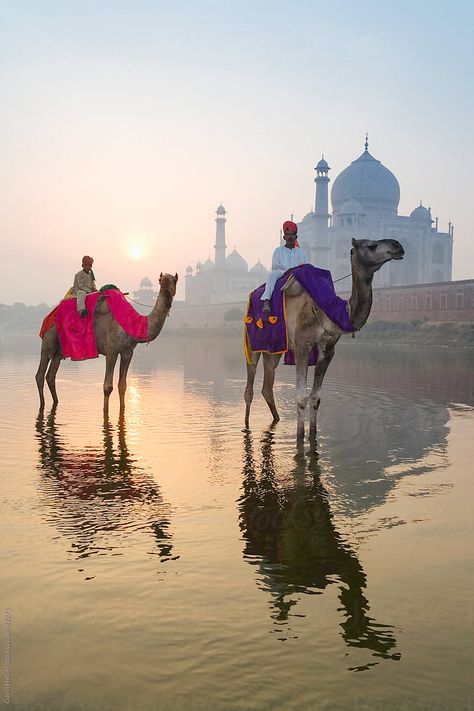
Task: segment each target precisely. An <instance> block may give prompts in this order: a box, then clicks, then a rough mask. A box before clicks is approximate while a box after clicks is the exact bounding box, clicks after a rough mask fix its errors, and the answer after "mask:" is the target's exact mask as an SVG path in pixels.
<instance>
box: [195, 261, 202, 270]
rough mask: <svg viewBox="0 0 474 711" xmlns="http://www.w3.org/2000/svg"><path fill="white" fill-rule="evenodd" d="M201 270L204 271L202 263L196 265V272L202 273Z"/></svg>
mask: <svg viewBox="0 0 474 711" xmlns="http://www.w3.org/2000/svg"><path fill="white" fill-rule="evenodd" d="M201 269H202V264H201V262H198V263H197V264H196V271H197V272H200V271H201Z"/></svg>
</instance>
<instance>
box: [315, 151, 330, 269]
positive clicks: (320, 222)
mask: <svg viewBox="0 0 474 711" xmlns="http://www.w3.org/2000/svg"><path fill="white" fill-rule="evenodd" d="M330 170H331V168H330V167H329V165H328V163H327V161H325V160H324V155H323V156H322V157H321V160H320V161H319V163H318V164H317V166H316V168H315V171H316V178H315V179H314V182H315V183H316V199H315V202H314V233H315V241H314V244H313V245H312V247H311V262H312V264H314V265H316V266H318V267H321V268H322V269H329V229H328V228H329V218H330V214H329V211H328V206H329V199H328V192H329V187H328V186H329V181H330V178H329V176H328V172H329V171H330Z"/></svg>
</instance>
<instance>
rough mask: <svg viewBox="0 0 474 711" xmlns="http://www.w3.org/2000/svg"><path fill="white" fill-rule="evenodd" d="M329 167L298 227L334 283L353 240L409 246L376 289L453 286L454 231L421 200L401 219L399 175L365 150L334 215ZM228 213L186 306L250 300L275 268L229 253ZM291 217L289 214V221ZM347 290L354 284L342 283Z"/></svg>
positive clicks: (219, 219)
mask: <svg viewBox="0 0 474 711" xmlns="http://www.w3.org/2000/svg"><path fill="white" fill-rule="evenodd" d="M330 170H331V169H330V167H329V164H328V162H327V160H325V159H324V157H323V158H321V160H320V161H319V162H318V164H317V165H316V168H315V171H316V178H315V179H314V182H315V183H316V195H315V203H314V210H311V212H309V213H308V214H307V215H305V217H304V218H303V219H302V220H301V221H300V222H299V223H298V241H299V244H300V246H301V247H302V248H303V249H304V251H305V253H306V256H307V259H308V261H309V262H311V264H314V265H315V266H318V267H321V268H323V269H329V270H330V272H331V273H332V276H333V279H334V280H337V279H341V278H342V277H344V276H346V275H347V273H348V272H349V271H350V265H349V253H350V246H351V240H352V238H355V239H372V240H378V239H387V238H388V239H397V240H399V241H400V242H401V243H402V245H403V247H404V249H405V254H406V256H405V259H404V260H403V262H401V263H396V264H393V263H392V264H388V265H387V268H386V269H385V270H384V271H381V272H377V273H376V274H375V278H374V286H376V287H377V286H379V287H380V286H402V285H415V284H426V283H437V282H449V281H451V268H452V252H453V235H454V227H453V225H452V224H451V223H449V226H448V231H447V232H441V231H440V230H439V229H438V218H435V219H433V217H432V215H431V208H430V207H425V206H423V205H422V204H421V203H420V204H419V205H418V206H417V207H415V208H414V209H413V211H412V212H411V213H410V215H406V216H405V215H399V214H398V204H399V201H400V186H399V183H398V180H397V178H396V177H395V175H394V174H393V173H392V172H391V171H390V170H389V169H388V168H386V167H385V166H384V165H383V164H382V163H381V162H380V161H379V160H377V159H376V158H374V157H373V156H372V155H371V154H370V153H369V145H368V138H367V136H366V140H365V145H364V151H363V153H362V154H361V155H360V156H359V157H358V158H356V160H354V161H352V163H351V164H350V165H349V166H347V168H345V169H344V170H343V171H342V172H341V173H340V174H339V175H338V176H337V177H336V179H335V180H334V184H333V186H332V190H331V204H332V213H330V212H329V182H330V178H329V171H330ZM226 214H227V213H226V210H225V208H224V207H223V206H222V204H221V205H219V207H218V208H217V211H216V218H215V223H216V238H215V245H214V261H212V260H211V259H210V258H209V259H207V260H206V261H205V262H202V263H201V262H200V263H198V264H197V265H196V268H195V270H193V268H192V267H191V266H189V267H188V268H187V270H186V289H185V301H186V303H187V304H189V305H204V304H225V303H236V302H245V301H246V300H247V297H248V294H249V292H250V291H252V290H253V289H254V288H255V287H257V286H259V285H260V284H262V283H263V282H265V280H266V276H267V274H268V271H267V269H266V268H265V266H264V265H263V264H261V263H260V261H258V262H257V263H256V264H255V265H254V266H253V267H252V268H251V269H249V267H248V263H247V262H246V260H245V259H244V258H243V257H242V256H241V255H240V254H239V253H238V252H237V250H236V249H235V248H234V250H233V251H232V252H231V253H230V254H229V255H226V249H227V247H226V240H225V225H226ZM283 218H286V216H285V215H284V216H282V219H283ZM342 288H346V289H347V282H342Z"/></svg>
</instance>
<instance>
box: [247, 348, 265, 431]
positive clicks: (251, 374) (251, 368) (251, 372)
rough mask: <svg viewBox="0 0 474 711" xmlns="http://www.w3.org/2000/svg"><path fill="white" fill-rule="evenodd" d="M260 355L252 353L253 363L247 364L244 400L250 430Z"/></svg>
mask: <svg viewBox="0 0 474 711" xmlns="http://www.w3.org/2000/svg"><path fill="white" fill-rule="evenodd" d="M260 355H261V354H260V353H252V356H251V359H252V363H250V364H249V363H247V385H246V386H245V392H244V400H245V427H246V428H247V429H248V428H249V419H250V406H251V404H252V400H253V383H254V380H255V374H256V372H257V365H258V361H259V360H260Z"/></svg>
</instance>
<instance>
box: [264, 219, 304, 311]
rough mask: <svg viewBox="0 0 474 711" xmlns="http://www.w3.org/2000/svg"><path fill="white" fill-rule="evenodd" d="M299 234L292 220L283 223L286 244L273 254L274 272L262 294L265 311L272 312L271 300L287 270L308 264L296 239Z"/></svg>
mask: <svg viewBox="0 0 474 711" xmlns="http://www.w3.org/2000/svg"><path fill="white" fill-rule="evenodd" d="M297 234H298V225H296V224H295V223H294V222H292V221H291V220H287V221H286V222H284V223H283V237H284V238H285V244H284V245H282V246H281V247H277V248H276V249H275V251H274V252H273V258H272V270H271V272H270V273H269V275H268V278H267V283H266V285H265V291H264V292H263V294H262V297H261V298H262V301H263V310H264V311H271V310H272V308H271V304H270V299H271V297H272V294H273V289H274V288H275V284H276V283H277V281H278V279H279V278H280V277H281V276H283V274H284V273H285V272H286V271H287V269H291V268H292V267H298V266H299V265H300V264H304V263H305V262H306V255H305V253H304V252H303V250H302V249H301V247H300V246H299V244H298V241H297V239H296V237H297Z"/></svg>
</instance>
